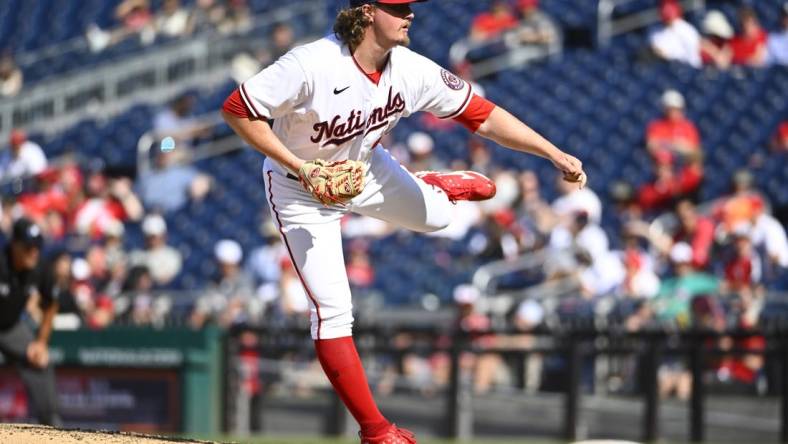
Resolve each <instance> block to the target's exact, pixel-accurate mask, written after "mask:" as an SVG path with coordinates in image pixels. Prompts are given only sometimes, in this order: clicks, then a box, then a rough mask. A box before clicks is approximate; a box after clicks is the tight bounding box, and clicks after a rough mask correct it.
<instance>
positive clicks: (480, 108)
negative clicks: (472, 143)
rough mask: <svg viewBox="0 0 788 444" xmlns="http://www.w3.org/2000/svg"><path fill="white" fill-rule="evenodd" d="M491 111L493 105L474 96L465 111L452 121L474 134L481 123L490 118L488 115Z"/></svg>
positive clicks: (493, 107)
mask: <svg viewBox="0 0 788 444" xmlns="http://www.w3.org/2000/svg"><path fill="white" fill-rule="evenodd" d="M493 109H495V104H494V103H492V102H490V101H489V100H487V99H485V98H483V97H480V96H477V95H476V94H474V95H473V97H471V103H469V104H468V106H467V107H466V108H465V111H463V112H462V114H460V115H459V116H457V117H455V118H454V120H456V121H457V122H459V123H460V124H461V125H462V126H464V127H465V128H468V129H469V130H470V131H471V132H473V133H475V132H476V130H478V129H479V127H480V126H481V125H482V123H484V121H485V120H487V118H488V117H490V113H491V112H492V110H493Z"/></svg>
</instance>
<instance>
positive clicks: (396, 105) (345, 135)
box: [309, 87, 405, 146]
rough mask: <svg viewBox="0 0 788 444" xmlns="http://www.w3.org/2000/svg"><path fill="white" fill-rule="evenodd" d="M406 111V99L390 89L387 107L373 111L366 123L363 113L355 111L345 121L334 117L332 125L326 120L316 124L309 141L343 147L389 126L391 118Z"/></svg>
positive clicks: (339, 117)
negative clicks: (362, 136)
mask: <svg viewBox="0 0 788 444" xmlns="http://www.w3.org/2000/svg"><path fill="white" fill-rule="evenodd" d="M404 110H405V99H403V98H402V94H400V93H399V92H397V93H396V94H394V89H393V88H391V87H389V93H388V98H387V100H386V106H382V107H377V108H375V109H373V110H372V112H371V113H370V115H369V118H368V119H367V121H366V122H364V120H363V119H362V112H361V111H359V110H355V109H354V110H351V111H350V115H349V116H348V117H347V119H344V121H343V119H342V116H334V118H333V119H331V122H330V123H329V121H327V120H326V121H323V122H318V123H316V124H314V126H313V127H312V129H313V130H314V131H315V134H314V135H313V136H312V137H310V138H309V140H311V141H312V142H314V143H320V142H321V141H322V140H323V139H326V138H328V140H326V141H325V142H324V143H322V144H321V146H326V145H332V144H333V145H342V144H343V143H345V142H347V141H348V140H351V139H353V138H354V137H356V136H359V135H361V134H364V135H367V134H369V133H370V132H372V131H375V130H377V129H380V128H383V127H385V126H386V125H388V124H389V117H391V116H393V115H395V114H398V113H402V111H404ZM340 122H342V123H340Z"/></svg>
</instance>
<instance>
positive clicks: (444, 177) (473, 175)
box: [415, 171, 495, 202]
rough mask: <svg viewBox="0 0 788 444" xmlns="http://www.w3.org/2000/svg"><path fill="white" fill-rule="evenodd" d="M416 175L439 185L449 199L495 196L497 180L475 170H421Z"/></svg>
mask: <svg viewBox="0 0 788 444" xmlns="http://www.w3.org/2000/svg"><path fill="white" fill-rule="evenodd" d="M415 175H416V177H418V178H419V179H421V180H423V181H424V182H427V183H428V184H430V185H432V186H435V187H438V188H440V189H441V190H443V191H444V192H445V193H446V196H448V198H449V200H450V201H452V202H456V201H458V200H487V199H490V198H492V197H493V196H495V182H493V181H492V180H491V179H490V178H489V177H487V176H485V175H484V174H480V173H477V172H475V171H453V172H449V173H441V172H438V171H419V172H418V173H416V174H415Z"/></svg>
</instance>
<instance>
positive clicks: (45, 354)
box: [27, 341, 49, 368]
mask: <svg viewBox="0 0 788 444" xmlns="http://www.w3.org/2000/svg"><path fill="white" fill-rule="evenodd" d="M27 361H28V362H29V363H30V364H32V365H33V366H35V367H38V368H44V367H46V366H47V365H48V364H49V348H48V347H47V345H46V343H45V342H43V341H33V342H31V343H30V344H29V345H28V346H27Z"/></svg>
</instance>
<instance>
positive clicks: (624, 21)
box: [597, 0, 706, 46]
mask: <svg viewBox="0 0 788 444" xmlns="http://www.w3.org/2000/svg"><path fill="white" fill-rule="evenodd" d="M632 1H634V0H599V5H598V6H597V45H598V46H607V45H608V44H609V43H610V40H611V39H612V38H613V37H615V36H617V35H620V34H624V33H627V32H631V31H634V30H636V29H640V28H644V27H646V26H649V25H652V24H654V23H657V22H659V20H660V18H659V9H658V8H656V7H655V8H648V9H644V10H642V11H639V12H636V13H633V14H629V15H626V16H622V17H618V18H613V15H614V13H615V10H616V8H617V7H619V6H621V5H624V4H626V3H631V2H632ZM679 3H680V4H681V5H682V7H683V8H684V11H695V10H703V9H705V8H706V0H680V1H679ZM655 4H656V2H655Z"/></svg>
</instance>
